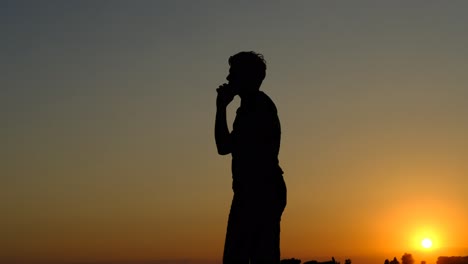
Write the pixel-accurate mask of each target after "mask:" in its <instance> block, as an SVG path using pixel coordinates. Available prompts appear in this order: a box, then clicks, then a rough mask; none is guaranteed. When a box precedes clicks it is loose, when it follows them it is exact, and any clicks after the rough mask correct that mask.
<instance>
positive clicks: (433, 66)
mask: <svg viewBox="0 0 468 264" xmlns="http://www.w3.org/2000/svg"><path fill="white" fill-rule="evenodd" d="M467 10H468V2H467V1H455V0H454V1H255V2H254V1H241V2H239V3H235V4H234V3H228V2H220V1H29V2H25V1H2V2H1V3H0V36H1V41H0V58H1V59H0V70H1V78H0V122H1V124H2V126H1V130H0V145H1V146H2V147H1V148H0V158H1V159H0V162H1V164H0V165H1V166H0V211H1V218H0V234H1V235H0V262H2V261H3V262H6V261H10V262H11V263H13V261H18V262H21V263H27V262H28V261H29V262H30V263H39V262H40V261H45V262H47V263H53V262H56V263H59V262H63V261H75V262H80V261H104V260H110V261H117V260H119V261H120V260H131V261H137V260H175V261H177V260H183V259H185V260H202V261H203V260H214V261H215V262H216V263H220V260H221V257H222V249H223V244H224V236H225V230H226V223H227V216H228V212H229V206H230V202H231V198H232V192H231V175H230V157H229V156H218V154H217V152H216V147H215V144H214V116H215V98H216V92H215V89H216V88H217V87H218V85H220V84H222V83H224V82H226V80H225V77H226V75H227V73H228V70H229V66H228V64H227V59H228V57H229V56H231V55H233V54H235V53H237V52H239V51H244V50H255V51H257V52H260V53H263V54H264V56H265V58H266V60H267V63H268V69H267V77H266V79H265V81H264V83H263V86H262V89H263V90H264V91H265V92H266V93H267V94H269V95H270V96H271V98H272V99H273V100H274V101H275V103H276V105H277V107H278V111H279V116H280V119H281V123H282V132H283V134H282V145H281V152H280V163H281V165H282V167H283V169H284V171H285V175H284V176H285V179H286V182H287V186H288V206H287V208H286V210H285V212H284V214H283V221H282V233H281V235H282V240H281V249H282V257H283V258H291V257H296V258H301V259H302V260H303V261H305V260H310V259H317V260H327V259H330V258H331V256H335V257H336V258H337V260H340V261H342V262H344V258H348V257H350V258H352V260H353V263H383V261H384V260H385V259H386V258H393V257H394V256H396V257H397V258H400V257H401V255H403V253H405V252H409V253H412V254H413V256H415V259H416V263H419V262H420V261H421V260H426V261H427V262H428V264H432V263H435V261H436V257H437V256H439V255H468V224H467V223H468V192H467V187H468V118H467V117H468V103H466V100H467V98H468V74H467V73H468V34H467V25H468V16H467V15H466V14H467ZM238 105H239V99H238V98H236V100H235V101H234V102H233V103H232V105H230V107H229V114H228V118H229V120H230V121H232V120H233V118H234V114H235V109H236V108H237V107H238ZM426 236H427V237H431V238H432V239H433V242H434V249H431V250H427V251H424V250H422V249H421V247H420V245H419V243H420V241H421V239H422V238H424V237H426ZM371 260H372V261H371ZM366 261H367V262H366ZM3 262H2V263H3Z"/></svg>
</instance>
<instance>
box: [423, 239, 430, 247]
mask: <svg viewBox="0 0 468 264" xmlns="http://www.w3.org/2000/svg"><path fill="white" fill-rule="evenodd" d="M421 245H422V247H423V248H430V247H432V241H431V240H430V239H429V238H425V239H423V240H422V241H421Z"/></svg>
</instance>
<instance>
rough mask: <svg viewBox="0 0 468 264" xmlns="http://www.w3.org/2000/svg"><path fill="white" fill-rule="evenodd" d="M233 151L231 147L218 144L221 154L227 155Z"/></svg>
mask: <svg viewBox="0 0 468 264" xmlns="http://www.w3.org/2000/svg"><path fill="white" fill-rule="evenodd" d="M230 153H231V150H230V149H229V148H226V147H220V146H218V154H219V155H223V156H224V155H227V154H230Z"/></svg>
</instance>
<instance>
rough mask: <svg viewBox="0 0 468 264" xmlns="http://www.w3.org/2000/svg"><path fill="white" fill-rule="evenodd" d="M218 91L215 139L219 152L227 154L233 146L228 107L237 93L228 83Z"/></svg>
mask: <svg viewBox="0 0 468 264" xmlns="http://www.w3.org/2000/svg"><path fill="white" fill-rule="evenodd" d="M217 91H218V96H217V98H216V120H215V141H216V147H217V149H218V154H220V155H226V154H229V153H231V148H232V142H231V134H230V133H229V129H228V125H227V118H226V107H227V106H228V104H229V103H230V102H231V101H232V99H234V96H235V94H234V93H233V91H232V89H230V88H229V87H228V86H227V85H226V84H223V85H221V86H220V87H219V88H218V89H217Z"/></svg>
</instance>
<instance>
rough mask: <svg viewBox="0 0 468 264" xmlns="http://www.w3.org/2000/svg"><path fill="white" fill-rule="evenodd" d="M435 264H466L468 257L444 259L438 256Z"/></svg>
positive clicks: (467, 263)
mask: <svg viewBox="0 0 468 264" xmlns="http://www.w3.org/2000/svg"><path fill="white" fill-rule="evenodd" d="M437 264H468V256H466V257H456V256H453V257H444V256H440V257H439V258H438V259H437Z"/></svg>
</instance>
